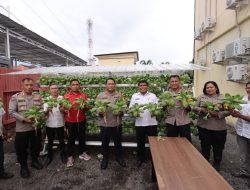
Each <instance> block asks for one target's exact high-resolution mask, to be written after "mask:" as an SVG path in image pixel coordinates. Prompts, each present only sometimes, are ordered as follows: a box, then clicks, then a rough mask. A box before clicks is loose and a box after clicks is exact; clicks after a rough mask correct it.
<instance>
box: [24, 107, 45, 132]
mask: <svg viewBox="0 0 250 190" xmlns="http://www.w3.org/2000/svg"><path fill="white" fill-rule="evenodd" d="M23 116H24V117H25V118H27V119H29V120H31V121H33V122H34V123H33V127H34V128H35V129H37V128H38V127H39V126H40V127H45V125H43V124H44V121H45V114H44V112H43V111H42V110H41V109H40V108H39V107H37V106H33V107H31V108H30V109H28V110H26V111H24V113H23Z"/></svg>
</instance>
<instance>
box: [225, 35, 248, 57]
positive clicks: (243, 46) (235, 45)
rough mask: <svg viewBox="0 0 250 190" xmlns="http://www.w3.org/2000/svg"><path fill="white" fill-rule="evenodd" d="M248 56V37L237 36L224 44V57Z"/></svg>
mask: <svg viewBox="0 0 250 190" xmlns="http://www.w3.org/2000/svg"><path fill="white" fill-rule="evenodd" d="M248 56H250V37H245V38H239V39H237V40H234V41H233V42H231V43H229V44H227V45H226V48H225V59H230V58H243V57H248Z"/></svg>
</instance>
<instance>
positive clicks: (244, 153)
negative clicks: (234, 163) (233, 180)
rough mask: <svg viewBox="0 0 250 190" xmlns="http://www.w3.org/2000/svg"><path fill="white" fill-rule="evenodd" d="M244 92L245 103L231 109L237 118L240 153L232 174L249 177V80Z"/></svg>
mask: <svg viewBox="0 0 250 190" xmlns="http://www.w3.org/2000/svg"><path fill="white" fill-rule="evenodd" d="M246 93H247V96H244V98H243V100H244V101H245V102H246V104H241V107H242V109H241V110H240V111H238V110H232V111H231V115H232V116H233V117H237V118H238V120H237V123H236V127H235V128H236V133H237V143H238V146H239V154H240V168H239V171H237V172H233V173H232V175H233V176H234V177H245V178H250V172H249V166H250V159H249V158H250V82H247V84H246Z"/></svg>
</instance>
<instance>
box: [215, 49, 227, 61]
mask: <svg viewBox="0 0 250 190" xmlns="http://www.w3.org/2000/svg"><path fill="white" fill-rule="evenodd" d="M224 56H225V51H223V50H219V51H214V52H213V54H212V60H213V63H220V62H223V61H224Z"/></svg>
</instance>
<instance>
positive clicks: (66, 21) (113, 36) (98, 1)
mask: <svg viewBox="0 0 250 190" xmlns="http://www.w3.org/2000/svg"><path fill="white" fill-rule="evenodd" d="M3 7H4V8H3ZM8 7H10V12H11V15H10V16H11V19H13V20H15V21H17V22H18V23H20V24H22V25H24V26H25V27H27V28H29V29H30V30H32V31H33V32H35V33H37V34H39V35H41V36H43V37H44V38H46V39H48V40H50V41H52V42H53V43H55V44H57V45H59V46H60V47H62V48H64V49H66V50H68V51H70V52H72V53H73V54H75V55H77V56H79V57H81V58H82V59H84V60H87V53H88V33H87V19H89V18H91V19H92V21H93V29H92V41H93V54H94V55H96V54H108V53H119V52H130V51H138V52H139V59H140V60H146V61H147V60H149V59H150V60H152V61H153V63H154V64H160V63H161V62H170V63H188V62H190V61H191V60H192V59H193V36H194V26H193V25H194V0H178V1H176V0H0V13H2V14H5V15H7V12H6V11H5V10H4V9H7V8H8Z"/></svg>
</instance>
